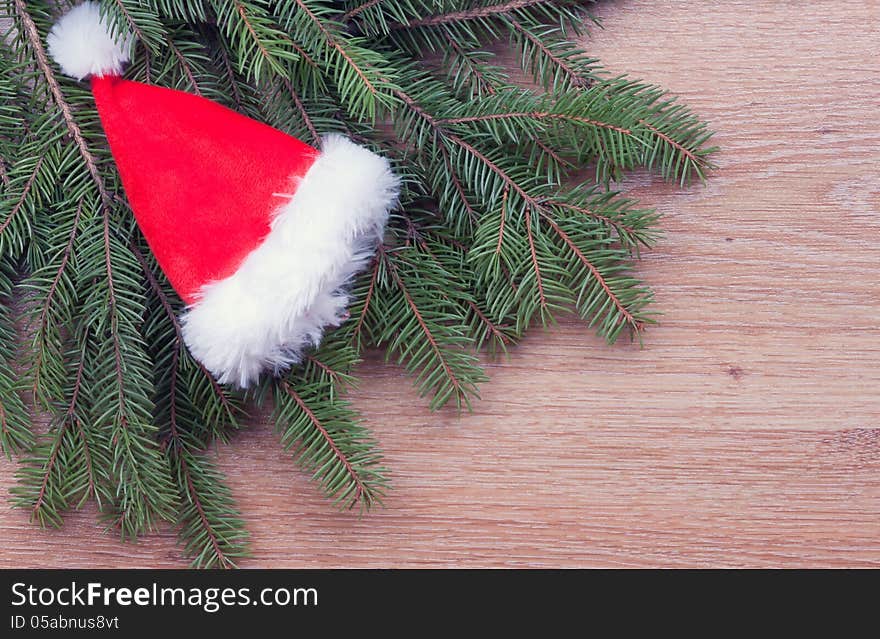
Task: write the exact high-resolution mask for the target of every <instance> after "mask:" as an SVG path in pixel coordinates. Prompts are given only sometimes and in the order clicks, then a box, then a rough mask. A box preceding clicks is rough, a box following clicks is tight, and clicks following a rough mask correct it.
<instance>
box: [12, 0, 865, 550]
mask: <svg viewBox="0 0 880 639" xmlns="http://www.w3.org/2000/svg"><path fill="white" fill-rule="evenodd" d="M599 13H600V14H601V15H602V16H603V18H604V20H605V25H606V30H605V31H597V32H595V33H594V34H593V38H592V41H591V43H590V45H589V48H590V50H591V51H592V52H594V53H595V55H597V56H598V57H600V58H601V59H602V60H603V61H604V62H605V64H606V65H607V66H608V67H609V68H610V69H613V70H615V71H624V70H627V71H630V72H631V73H632V74H633V75H636V76H639V77H642V78H645V79H647V80H649V81H652V82H656V83H659V84H661V85H663V86H665V87H668V88H669V89H670V90H672V91H673V92H674V93H676V94H678V95H680V96H682V97H683V98H684V99H685V100H686V101H687V102H688V103H689V104H690V105H691V106H692V107H693V108H694V109H695V110H696V111H697V112H698V113H699V114H701V116H703V117H704V118H705V119H707V120H709V121H710V122H711V124H712V126H713V127H714V128H715V130H717V132H718V135H717V138H716V141H717V143H718V144H719V145H720V146H721V147H722V148H723V152H722V153H721V154H720V155H719V156H718V157H717V162H718V164H719V169H718V170H717V171H716V172H715V173H714V174H713V175H712V177H711V179H710V180H709V182H708V184H707V186H706V187H705V188H703V187H699V186H694V187H691V188H689V189H687V190H685V191H679V190H677V189H676V188H674V187H671V186H668V185H664V184H662V183H661V182H659V181H657V180H654V179H651V178H649V177H648V176H640V177H636V178H633V179H632V180H630V181H629V182H628V183H627V185H626V186H627V187H628V188H629V187H631V188H632V189H633V190H634V191H635V193H636V194H637V195H638V196H640V197H642V198H643V200H644V201H645V202H647V203H649V204H651V205H653V206H656V207H658V209H660V210H661V211H662V212H663V213H664V215H665V217H664V220H663V228H664V230H665V232H666V236H665V238H664V239H663V241H662V242H661V244H660V246H659V247H658V248H657V249H656V250H654V251H653V252H650V253H649V254H647V255H646V256H645V260H644V262H643V264H642V265H641V269H640V271H641V273H642V274H643V275H644V277H645V278H646V279H647V280H648V281H649V282H650V283H651V284H652V285H653V286H654V287H655V290H656V294H657V300H658V301H657V308H658V309H660V310H662V312H663V313H664V316H663V319H662V323H661V325H660V326H658V327H656V328H652V329H651V330H650V331H649V332H648V333H647V335H646V339H645V348H644V349H642V350H639V349H638V348H637V347H636V346H631V345H619V346H616V347H607V346H605V345H603V344H602V343H601V342H600V341H599V340H597V339H596V338H594V337H593V336H591V335H590V334H589V332H588V331H586V330H584V328H583V327H582V326H581V325H579V324H577V323H576V322H570V321H565V322H563V323H561V324H560V325H559V326H558V327H555V328H553V329H550V330H547V331H542V330H536V331H534V332H533V333H532V334H531V335H529V337H528V338H527V339H526V340H525V342H524V343H523V344H522V346H521V347H519V348H517V349H516V350H514V351H513V353H512V355H511V357H510V358H509V360H507V361H501V362H497V363H493V364H492V365H491V366H490V368H489V375H490V378H491V381H490V382H489V383H487V384H486V385H485V386H484V387H483V397H484V399H483V401H482V402H479V403H478V404H476V407H475V411H474V412H473V414H469V415H464V416H458V415H457V414H456V413H455V412H454V411H447V410H444V411H441V412H440V413H437V414H430V413H429V412H428V411H427V410H426V408H425V406H424V402H422V401H420V400H418V399H417V398H416V396H415V394H414V393H413V392H412V391H411V389H410V387H409V385H408V382H406V380H405V379H404V378H403V377H402V374H401V372H400V370H398V369H397V368H395V367H393V366H390V365H387V366H386V365H383V364H382V363H381V362H380V361H379V359H378V358H374V359H372V360H370V361H368V363H367V365H366V366H365V367H364V369H363V372H362V374H363V376H364V378H365V379H366V381H365V383H364V384H363V386H362V388H361V389H360V390H359V391H358V392H357V393H356V401H357V404H358V406H360V408H361V409H362V410H363V412H364V414H365V415H366V417H367V419H368V420H369V421H370V423H371V424H372V427H373V429H374V431H375V433H376V435H377V437H378V438H379V440H380V441H381V443H382V446H383V447H384V450H385V451H386V454H387V461H388V464H389V465H390V467H391V468H392V469H393V470H394V482H393V483H394V490H393V492H392V493H391V495H390V497H389V499H388V501H387V507H386V508H385V509H384V510H382V511H379V512H376V513H373V514H369V515H367V516H366V517H364V518H362V519H358V518H357V517H356V516H353V515H351V514H347V513H337V512H335V511H334V510H333V508H332V507H331V506H330V505H329V504H328V503H327V502H326V501H325V500H324V499H323V498H322V497H320V496H319V495H318V494H317V492H316V491H315V490H314V488H313V487H312V486H311V485H310V484H309V483H308V481H307V480H306V479H305V477H304V476H303V475H302V473H300V472H298V471H297V470H295V469H293V468H292V465H291V463H290V462H289V460H288V459H286V458H285V456H284V455H283V454H281V453H280V452H279V446H278V444H277V441H276V439H275V437H274V436H273V434H272V432H271V429H270V427H269V426H268V425H265V424H260V425H255V427H254V428H253V429H252V430H251V431H249V432H246V433H244V434H243V435H242V436H240V437H239V438H238V439H237V440H236V441H235V442H234V443H233V444H232V445H231V446H228V447H224V448H222V449H221V450H220V451H219V456H220V459H221V460H222V466H223V467H224V469H225V470H226V471H227V472H228V473H229V475H230V481H231V483H232V485H233V488H234V492H235V494H236V496H237V498H238V500H239V502H240V504H241V507H242V509H243V511H244V515H245V517H246V519H247V520H248V522H249V526H250V530H251V532H252V534H253V543H254V557H253V559H250V560H248V561H246V562H244V565H245V566H274V567H282V566H284V567H331V566H373V567H393V566H398V567H399V566H875V567H876V566H880V430H878V427H880V394H878V390H880V319H878V311H880V57H878V55H877V45H878V42H880V2H876V1H873V0H868V1H865V2H827V3H811V2H804V1H787V2H754V1H749V2H746V1H744V0H735V1H728V2H701V3H693V2H684V1H678V2H676V1H671V0H666V1H658V0H643V1H636V0H628V1H620V2H606V3H603V4H602V5H601V7H600V9H599ZM13 472H14V465H13V464H11V463H9V462H7V461H5V460H3V461H2V462H0V487H2V488H3V490H4V491H5V490H6V489H8V487H9V486H10V485H11V484H12V481H13ZM0 537H2V539H3V544H2V549H0V567H12V566H43V567H49V566H82V567H110V566H142V567H179V566H183V565H185V562H184V561H183V560H182V559H181V557H180V554H179V551H178V549H177V547H176V545H175V541H174V534H173V531H171V530H167V531H165V532H163V533H161V534H158V535H155V536H151V537H148V538H145V539H144V540H142V541H140V542H139V543H137V544H121V543H120V542H118V541H117V540H116V539H115V538H114V536H113V535H108V534H103V533H102V532H101V527H100V525H99V524H97V523H96V520H95V514H94V512H93V510H92V509H90V508H87V509H86V510H85V511H83V512H79V513H74V514H72V515H71V516H70V517H69V518H68V521H67V525H66V526H65V528H64V529H62V530H60V531H51V532H43V531H40V530H38V529H36V528H35V527H33V526H32V525H30V524H29V523H28V521H27V516H26V514H25V513H22V512H19V511H12V510H9V509H8V508H7V507H5V506H4V507H3V508H2V509H0Z"/></svg>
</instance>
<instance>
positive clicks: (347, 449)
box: [275, 379, 387, 509]
mask: <svg viewBox="0 0 880 639" xmlns="http://www.w3.org/2000/svg"><path fill="white" fill-rule="evenodd" d="M275 417H276V420H277V424H278V428H279V429H280V430H281V441H282V444H283V445H284V447H285V449H286V450H288V451H290V452H291V454H292V455H293V456H294V457H295V459H296V461H297V463H298V464H300V465H301V466H303V467H304V468H306V469H308V470H310V471H311V472H312V479H313V480H314V481H316V482H317V483H318V485H319V486H320V487H321V488H322V490H323V491H324V492H325V493H326V494H327V496H328V497H330V498H331V499H333V501H334V503H336V504H338V505H339V506H340V507H341V508H346V509H353V508H354V507H355V506H358V507H359V508H361V509H369V508H371V507H372V506H374V505H376V504H378V503H381V499H382V495H383V494H384V492H385V487H386V484H387V479H386V477H385V473H386V471H385V469H384V468H383V467H382V466H381V455H380V454H379V453H378V451H376V449H375V443H374V442H373V440H372V438H371V437H369V435H368V434H367V432H366V431H365V430H364V429H363V427H362V426H360V425H359V424H358V422H357V417H356V415H355V414H354V413H353V412H352V411H351V409H350V408H349V406H348V404H347V403H346V402H344V401H343V400H340V399H335V400H330V397H329V395H328V389H327V385H326V384H323V385H322V384H315V383H308V382H306V383H304V384H303V385H302V386H301V387H300V388H299V389H295V388H294V387H293V386H292V385H291V383H290V382H289V381H288V380H283V379H282V380H280V381H279V382H278V384H277V387H276V393H275Z"/></svg>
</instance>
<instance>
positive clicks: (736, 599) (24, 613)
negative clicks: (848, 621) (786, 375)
mask: <svg viewBox="0 0 880 639" xmlns="http://www.w3.org/2000/svg"><path fill="white" fill-rule="evenodd" d="M875 574H876V573H875ZM719 576H720V577H721V578H719ZM756 576H757V575H756V573H755V572H751V573H749V572H726V573H721V572H714V573H709V572H706V573H699V574H697V573H687V574H683V573H682V572H651V573H639V574H638V575H636V574H634V573H632V572H615V571H604V570H603V571H578V570H571V571H562V570H553V571H546V570H533V571H517V570H400V571H389V570H384V571H383V570H336V571H329V570H240V571H187V570H169V571H162V570H7V571H0V588H2V590H3V594H2V595H0V601H2V603H3V611H4V616H3V617H2V618H0V637H16V636H35V635H36V636H68V635H69V634H70V633H76V634H92V635H94V634H96V633H108V634H114V635H119V636H130V635H132V633H135V634H136V636H143V635H144V633H151V632H155V633H170V634H171V636H178V635H179V634H181V633H180V632H179V629H180V628H187V629H189V628H198V630H199V632H200V633H208V632H220V633H222V635H221V636H227V635H228V634H229V633H232V632H236V633H251V634H254V636H255V637H262V636H268V635H270V634H271V635H272V636H276V634H277V633H274V632H272V631H273V630H274V629H289V630H290V632H284V633H281V634H282V635H283V636H287V635H293V634H297V633H298V632H299V631H301V630H303V629H305V628H309V629H314V628H325V629H327V632H328V635H329V636H330V637H335V636H337V635H338V634H339V633H340V632H342V631H343V630H344V631H346V632H351V631H355V632H356V631H359V630H360V631H362V630H365V629H369V628H372V629H373V630H375V629H376V627H377V624H378V625H379V626H380V627H381V628H383V629H385V630H387V629H389V628H398V629H400V628H403V629H409V630H411V631H412V632H413V633H414V635H415V636H420V635H421V634H423V633H424V632H425V631H427V630H429V629H430V630H433V631H436V630H438V629H439V628H441V627H442V628H458V629H460V630H462V631H464V630H467V629H468V624H469V623H471V622H473V621H474V620H480V621H481V622H483V623H485V622H489V623H492V624H502V625H506V626H510V625H511V624H514V625H516V624H519V623H520V622H524V621H526V620H528V621H529V623H530V624H532V627H535V624H536V623H537V626H538V627H543V628H544V629H545V630H546V629H547V628H549V627H554V626H556V625H557V624H559V623H560V622H564V623H565V624H566V625H567V626H568V625H570V624H575V626H574V627H581V629H584V628H586V627H589V626H590V625H592V624H595V623H597V621H598V620H600V619H601V620H604V621H603V622H602V623H607V621H608V620H609V619H611V620H613V623H614V624H615V625H616V626H617V627H618V628H619V629H621V630H623V629H626V628H631V625H632V624H633V623H635V622H638V621H642V622H650V623H656V624H658V625H660V626H669V625H670V624H671V625H673V626H677V625H678V624H681V623H682V622H687V620H688V619H690V620H691V621H693V620H694V618H693V617H692V615H693V614H695V613H698V614H699V616H700V617H701V618H703V617H705V616H706V615H708V614H709V612H710V611H712V610H713V609H717V610H718V612H719V613H720V614H721V615H722V616H721V617H720V618H721V619H725V620H726V623H729V622H730V621H731V619H732V616H731V615H733V616H734V617H735V616H736V615H738V614H743V613H745V614H749V615H751V614H758V613H759V612H761V611H762V610H763V611H764V613H762V614H766V612H769V611H772V612H773V613H774V614H779V613H781V612H782V611H783V610H784V605H783V602H784V599H785V598H780V597H779V593H785V594H786V595H787V596H788V597H791V596H793V595H795V594H796V593H797V591H800V593H801V594H802V595H804V594H805V595H806V596H803V597H802V598H801V599H800V600H799V601H798V606H797V609H798V614H799V615H800V616H803V615H804V614H810V613H811V612H815V611H817V610H819V609H820V608H818V606H823V607H824V608H825V609H827V607H828V604H829V599H830V596H829V595H831V594H833V593H837V594H840V593H841V592H842V590H841V588H840V586H841V585H845V583H846V582H847V581H848V578H846V577H845V576H844V575H843V573H836V575H829V574H828V573H825V574H824V575H823V578H822V579H821V582H822V584H821V585H822V586H825V588H820V587H819V586H820V584H819V583H818V582H819V581H820V580H816V579H814V577H815V575H811V574H807V573H781V572H776V573H761V578H760V579H755V577H756ZM829 576H831V577H832V578H831V579H828V577H829ZM829 581H834V582H837V584H836V585H835V586H834V587H833V588H830V589H829V588H827V586H828V582H829ZM756 584H757V585H762V586H764V588H760V587H756ZM771 592H775V593H776V594H775V595H774V594H770V595H769V596H768V594H767V593H771ZM870 592H873V590H871V591H870ZM762 593H763V594H762ZM820 593H821V596H819V594H820ZM863 594H867V593H863ZM811 600H813V601H812V603H811ZM850 601H851V603H853V604H855V603H856V599H850ZM814 606H815V607H814ZM413 620H416V622H415V623H416V625H415V626H413V625H412V624H413ZM172 629H173V630H174V631H173V632H172ZM520 629H522V628H520ZM369 634H374V633H373V632H370V633H369ZM429 634H434V633H433V632H432V633H429ZM578 634H580V633H578ZM200 636H203V635H201V634H200ZM542 636H543V635H542Z"/></svg>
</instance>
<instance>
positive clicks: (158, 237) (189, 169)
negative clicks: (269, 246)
mask: <svg viewBox="0 0 880 639" xmlns="http://www.w3.org/2000/svg"><path fill="white" fill-rule="evenodd" d="M92 91H93V92H94V94H95V100H96V102H97V104H98V112H99V114H100V116H101V122H102V124H103V126H104V130H105V131H106V133H107V139H108V140H109V141H110V150H111V151H112V152H113V157H114V159H115V160H116V163H117V165H118V167H119V173H120V175H121V176H122V184H123V186H124V187H125V192H126V195H127V196H128V201H129V202H130V203H131V207H132V209H133V210H134V214H135V217H136V218H137V221H138V224H139V225H140V227H141V230H142V231H143V233H144V235H145V236H146V238H147V241H148V242H149V244H150V248H151V249H152V250H153V252H154V253H155V255H156V258H157V260H158V261H159V265H160V266H161V267H162V270H163V271H165V274H166V275H167V276H168V279H169V280H170V281H171V284H172V286H174V288H175V290H176V291H177V292H178V293H179V294H180V296H181V297H182V298H183V299H184V300H185V301H186V302H187V303H192V302H194V301H195V299H196V297H195V295H196V294H197V293H198V291H199V289H200V287H201V286H202V285H203V284H207V283H209V282H211V281H214V280H219V279H223V278H225V277H228V276H229V275H232V273H234V272H235V270H236V269H237V268H238V266H239V264H241V262H242V260H243V259H244V258H245V257H246V256H247V255H248V253H250V252H251V251H252V250H253V249H254V248H256V247H257V246H258V245H259V244H260V243H261V242H262V241H263V239H264V238H265V237H266V235H267V234H268V232H269V222H270V218H271V214H272V212H273V211H274V210H275V209H276V208H277V207H278V206H279V205H281V204H283V203H284V199H283V198H281V197H278V196H274V195H273V193H292V192H293V189H295V188H296V184H295V182H294V181H293V179H292V178H293V177H295V176H302V175H304V174H305V172H306V171H308V169H309V167H311V165H312V163H313V162H314V160H315V157H316V156H317V153H318V151H317V150H315V149H314V148H312V147H310V146H308V145H307V144H304V143H303V142H300V141H299V140H297V139H295V138H292V137H290V136H289V135H286V134H284V133H281V132H280V131H277V130H275V129H273V128H272V127H269V126H267V125H265V124H261V123H259V122H256V121H255V120H251V119H250V118H247V117H245V116H243V115H240V114H238V113H236V112H234V111H231V110H230V109H227V108H225V107H223V106H220V105H219V104H216V103H214V102H211V101H210V100H206V99H204V98H200V97H198V96H195V95H190V94H188V93H183V92H181V91H174V90H171V89H163V88H161V87H155V86H150V85H146V84H141V83H139V82H131V81H129V80H123V79H120V78H114V77H103V78H93V79H92Z"/></svg>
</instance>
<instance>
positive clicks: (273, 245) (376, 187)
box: [48, 2, 399, 386]
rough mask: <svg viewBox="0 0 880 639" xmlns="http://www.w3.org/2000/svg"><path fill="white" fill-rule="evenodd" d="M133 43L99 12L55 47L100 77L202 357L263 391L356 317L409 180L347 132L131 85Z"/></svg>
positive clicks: (125, 163)
mask: <svg viewBox="0 0 880 639" xmlns="http://www.w3.org/2000/svg"><path fill="white" fill-rule="evenodd" d="M132 44H133V41H132V38H131V36H127V37H125V36H123V37H120V38H117V39H114V38H113V37H112V36H111V35H110V32H109V31H108V28H107V23H106V22H105V20H104V18H103V17H102V16H101V14H100V10H99V7H98V5H97V4H95V3H92V2H86V3H84V4H81V5H79V6H78V7H76V8H74V9H73V10H71V11H70V12H69V13H67V14H66V15H65V16H64V17H62V18H61V19H60V20H59V21H58V22H57V23H56V24H55V26H54V27H53V29H52V31H51V32H50V34H49V37H48V46H49V52H50V53H51V55H52V57H53V58H54V59H55V60H56V62H58V64H59V65H60V66H61V68H62V70H63V71H64V72H65V73H67V74H68V75H71V76H73V77H74V78H76V79H80V80H81V79H83V78H85V77H91V85H92V91H93V93H94V96H95V101H96V102H97V106H98V113H99V114H100V117H101V122H102V124H103V126H104V130H105V132H106V134H107V139H108V141H109V143H110V149H111V151H112V153H113V157H114V159H115V161H116V164H117V165H118V167H119V173H120V175H121V177H122V184H123V186H124V187H125V192H126V194H127V196H128V201H129V202H130V204H131V208H132V210H133V211H134V214H135V217H136V218H137V221H138V224H139V226H140V228H141V230H142V231H143V233H144V236H145V237H146V239H147V242H148V243H149V245H150V248H151V249H152V251H153V252H154V254H155V256H156V259H157V260H158V262H159V265H160V266H161V267H162V270H163V271H164V272H165V274H166V275H167V276H168V279H169V281H170V282H171V284H172V285H173V286H174V288H175V290H176V291H177V292H178V293H179V294H180V296H181V297H182V298H183V300H184V301H185V302H186V303H187V309H186V312H185V314H184V315H183V317H182V318H181V325H182V330H183V337H184V340H185V341H186V344H187V345H188V346H189V349H190V351H191V352H192V354H193V355H194V356H195V357H196V359H198V360H199V361H201V362H202V363H203V364H204V365H205V366H206V367H207V368H208V369H209V370H210V371H211V372H212V373H214V375H216V377H217V378H218V380H219V381H220V382H223V383H225V382H233V383H236V384H238V385H240V386H248V385H249V384H251V383H253V382H254V381H255V380H256V379H257V378H258V377H259V375H260V373H261V372H263V371H265V370H270V371H273V372H275V373H277V372H278V371H280V370H282V369H284V368H286V367H287V366H289V365H290V364H292V363H295V362H297V361H299V359H300V358H301V356H302V353H303V351H304V350H305V349H308V348H310V347H313V346H316V345H317V344H318V342H319V341H320V339H321V336H322V333H323V332H324V330H325V329H326V328H327V327H331V326H337V325H339V324H340V323H341V322H342V321H343V320H344V319H345V318H346V310H345V309H346V306H347V304H348V295H347V293H346V288H345V287H346V285H347V283H348V282H349V281H350V280H351V278H352V277H353V276H354V274H355V273H356V272H357V271H358V270H360V269H361V268H362V267H363V266H364V265H365V263H366V262H367V261H368V260H369V259H370V257H371V255H372V254H373V252H374V251H375V248H376V244H377V242H378V241H379V240H380V239H381V236H382V233H383V229H384V226H385V222H386V219H387V217H388V210H389V208H391V207H393V206H394V205H395V203H396V201H397V195H398V188H399V181H398V179H397V178H396V177H395V176H394V175H393V174H392V172H391V168H390V165H389V163H388V160H386V159H384V158H381V157H379V156H377V155H375V154H373V153H371V152H370V151H368V150H366V149H364V148H361V147H359V146H357V145H355V144H353V143H352V142H350V141H349V140H347V139H346V138H344V137H341V136H337V135H328V136H326V137H325V138H324V139H323V141H322V144H321V149H320V150H318V149H314V148H312V147H310V146H308V145H307V144H305V143H303V142H300V141H299V140H297V139H295V138H292V137H290V136H289V135H286V134H284V133H281V132H280V131H277V130H275V129H273V128H271V127H269V126H267V125H265V124H261V123H260V122H257V121H255V120H252V119H249V118H247V117H245V116H243V115H240V114H238V113H236V112H234V111H231V110H229V109H227V108H225V107H223V106H220V105H219V104H216V103H214V102H211V101H209V100H206V99H204V98H201V97H198V96H195V95H190V94H188V93H183V92H181V91H174V90H171V89H165V88H161V87H156V86H150V85H146V84H142V83H139V82H131V81H129V80H124V79H122V78H121V77H120V73H121V70H122V65H123V64H124V63H126V62H128V60H129V52H130V50H131V47H132Z"/></svg>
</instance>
